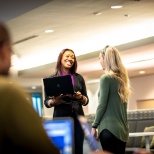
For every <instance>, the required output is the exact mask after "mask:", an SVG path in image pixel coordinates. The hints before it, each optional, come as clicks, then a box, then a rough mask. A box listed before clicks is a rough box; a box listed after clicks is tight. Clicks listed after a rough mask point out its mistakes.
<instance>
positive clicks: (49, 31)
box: [45, 29, 54, 33]
mask: <svg viewBox="0 0 154 154" xmlns="http://www.w3.org/2000/svg"><path fill="white" fill-rule="evenodd" d="M52 32H54V30H53V29H47V30H45V33H52Z"/></svg>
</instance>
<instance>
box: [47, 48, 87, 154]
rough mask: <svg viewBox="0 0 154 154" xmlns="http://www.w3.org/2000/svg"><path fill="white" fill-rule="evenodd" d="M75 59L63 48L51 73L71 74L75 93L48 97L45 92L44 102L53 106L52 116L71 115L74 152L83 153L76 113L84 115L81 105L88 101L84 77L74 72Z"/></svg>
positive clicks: (81, 131)
mask: <svg viewBox="0 0 154 154" xmlns="http://www.w3.org/2000/svg"><path fill="white" fill-rule="evenodd" d="M76 70H77V60H76V56H75V53H74V51H73V50H71V49H63V50H62V51H61V52H60V54H59V56H58V59H57V64H56V70H55V73H54V74H53V75H51V76H50V77H49V78H52V77H55V76H65V75H68V74H69V75H71V78H72V84H73V86H74V91H75V94H74V95H73V96H71V95H64V94H62V95H60V96H57V97H55V96H50V97H48V96H47V95H46V93H45V100H44V104H45V106H46V107H47V108H51V107H54V113H53V118H54V117H71V118H73V120H74V139H75V154H83V141H84V133H83V130H82V128H81V125H80V123H79V121H78V119H77V118H78V115H82V116H84V111H83V108H82V106H86V105H87V104H88V102H89V99H88V96H87V90H86V84H85V80H84V78H83V77H82V76H81V75H80V74H78V73H76Z"/></svg>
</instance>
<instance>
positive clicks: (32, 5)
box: [0, 0, 154, 117]
mask: <svg viewBox="0 0 154 154" xmlns="http://www.w3.org/2000/svg"><path fill="white" fill-rule="evenodd" d="M9 3H10V5H9V6H12V7H11V8H10V7H9V6H8V5H7V2H6V1H2V2H1V5H0V10H1V13H0V19H1V21H4V22H5V23H6V25H7V26H8V27H9V28H10V32H11V34H12V41H13V44H12V45H13V50H14V55H13V56H12V61H13V64H12V67H11V69H10V74H11V78H13V79H14V80H15V81H17V82H18V83H19V84H20V85H21V86H22V87H23V88H25V90H26V91H27V92H28V93H30V95H31V96H32V100H33V107H34V108H35V110H36V111H37V112H38V114H39V115H40V116H41V117H51V116H52V111H53V109H52V108H51V109H47V108H45V107H44V104H43V99H44V90H43V83H42V79H43V78H44V77H47V76H49V75H51V74H52V73H53V72H54V67H55V64H56V60H57V56H58V54H59V52H60V51H61V50H62V49H63V48H71V49H72V50H74V52H75V54H76V56H77V60H78V69H77V72H78V73H80V74H81V75H83V77H84V79H85V81H86V86H87V91H88V96H89V99H90V101H89V104H88V106H86V107H83V108H84V111H85V114H86V115H88V114H94V113H95V111H96V107H97V104H98V102H97V92H98V89H99V78H100V76H101V75H102V74H103V73H104V72H103V71H102V69H101V66H100V64H99V59H98V55H99V51H100V50H101V49H102V48H103V47H104V46H105V45H113V46H116V47H117V48H118V49H119V50H120V53H121V55H122V59H123V62H124V64H125V66H126V68H127V70H128V74H129V77H130V84H131V87H132V89H133V93H132V95H131V97H130V100H129V103H128V110H148V109H153V108H154V105H153V104H154V30H153V27H154V16H153V14H154V9H153V8H154V1H153V0H117V1H114V0H108V1H105V0H97V1H96V0H90V1H89V0H82V1H81V0H73V1H72V0H68V1H63V0H56V1H54V0H44V1H41V0H37V1H35V2H34V1H33V2H28V1H26V2H19V1H18V0H15V1H13V2H12V1H10V2H9ZM13 3H14V4H16V5H13ZM116 7H117V8H116ZM118 7H119V8H118ZM17 8H20V9H17Z"/></svg>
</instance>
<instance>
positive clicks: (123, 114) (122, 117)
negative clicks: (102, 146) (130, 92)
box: [92, 74, 129, 142]
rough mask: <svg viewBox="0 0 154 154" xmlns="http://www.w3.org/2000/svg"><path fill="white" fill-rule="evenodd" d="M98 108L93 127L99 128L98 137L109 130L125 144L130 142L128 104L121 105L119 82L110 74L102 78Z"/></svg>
mask: <svg viewBox="0 0 154 154" xmlns="http://www.w3.org/2000/svg"><path fill="white" fill-rule="evenodd" d="M99 88H100V89H99V93H98V107H97V110H96V115H95V120H94V122H93V124H92V126H93V127H95V128H97V127H98V135H99V134H100V132H101V131H102V130H103V129H108V130H109V131H110V132H111V133H112V134H113V135H114V136H115V137H117V138H118V139H120V140H121V141H123V142H127V141H128V135H129V128H128V121H127V103H121V100H120V96H119V95H118V82H117V81H116V79H115V78H113V77H111V76H110V75H108V74H104V75H102V76H101V78H100V87H99Z"/></svg>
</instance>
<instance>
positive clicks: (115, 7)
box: [111, 5, 122, 9]
mask: <svg viewBox="0 0 154 154" xmlns="http://www.w3.org/2000/svg"><path fill="white" fill-rule="evenodd" d="M120 8H122V6H120V5H115V6H111V9H120Z"/></svg>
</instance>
